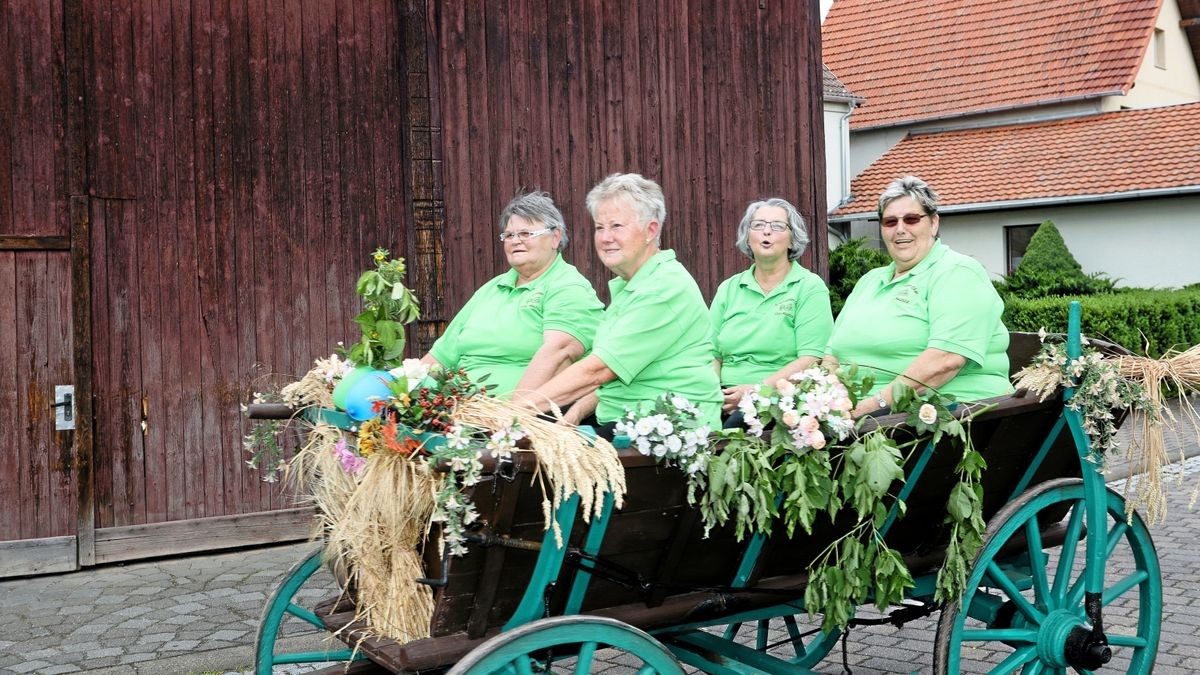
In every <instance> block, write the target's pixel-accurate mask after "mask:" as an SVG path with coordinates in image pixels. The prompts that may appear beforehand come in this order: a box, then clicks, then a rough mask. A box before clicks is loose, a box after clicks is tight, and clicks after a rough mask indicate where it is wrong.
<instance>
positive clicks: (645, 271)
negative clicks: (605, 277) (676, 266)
mask: <svg viewBox="0 0 1200 675" xmlns="http://www.w3.org/2000/svg"><path fill="white" fill-rule="evenodd" d="M674 259H675V251H673V250H671V249H667V250H665V251H659V252H658V253H655V254H654V255H652V256H650V259H649V260H647V261H646V262H645V263H644V264H643V265H642V267H641V269H639V270H638V271H637V272H635V273H634V275H633V278H632V279H630V280H629V281H625V280H624V279H622V278H621V277H614V278H612V279H610V280H609V281H608V292H609V297H610V298H615V297H617V294H618V293H620V292H621V291H623V290H629V291H636V290H637V289H639V288H641V287H642V286H643V285H644V284H646V283H647V282H646V281H645V280H646V279H647V278H649V277H650V276H651V275H652V274H654V270H655V269H657V268H658V267H659V265H662V264H663V263H665V262H670V261H672V260H674Z"/></svg>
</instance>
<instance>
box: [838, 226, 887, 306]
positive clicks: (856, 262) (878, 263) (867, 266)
mask: <svg viewBox="0 0 1200 675" xmlns="http://www.w3.org/2000/svg"><path fill="white" fill-rule="evenodd" d="M866 240H867V238H866V237H859V238H858V239H851V240H850V241H847V242H846V243H844V244H842V245H841V246H838V247H837V248H835V249H833V251H832V252H831V253H830V254H829V301H830V304H831V305H832V306H833V315H834V316H837V315H838V312H841V311H842V305H844V304H846V296H848V295H850V291H852V290H854V284H856V283H858V279H859V277H861V276H862V275H864V274H866V273H867V272H869V271H871V270H872V269H874V268H876V267H883V266H884V265H886V264H888V263H889V262H891V261H892V259H891V258H889V257H888V254H886V253H884V252H883V251H880V250H877V249H873V248H865V247H864V246H863V244H864V243H866Z"/></svg>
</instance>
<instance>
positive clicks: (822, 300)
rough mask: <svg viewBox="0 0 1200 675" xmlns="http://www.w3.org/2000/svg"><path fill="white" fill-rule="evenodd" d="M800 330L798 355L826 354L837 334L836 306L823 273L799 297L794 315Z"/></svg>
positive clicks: (796, 331) (809, 281) (795, 326)
mask: <svg viewBox="0 0 1200 675" xmlns="http://www.w3.org/2000/svg"><path fill="white" fill-rule="evenodd" d="M793 328H794V329H795V333H796V357H797V358H799V357H801V356H815V357H817V358H820V357H822V356H823V355H824V354H825V351H826V349H827V346H828V344H829V337H830V335H832V334H833V310H832V309H831V307H830V304H829V289H827V288H826V287H825V284H824V282H822V281H821V279H820V277H817V276H815V275H814V276H813V277H811V278H810V279H809V280H808V281H807V282H806V283H805V284H804V287H803V289H802V290H801V291H800V293H799V294H798V297H797V298H796V314H795V316H794V317H793Z"/></svg>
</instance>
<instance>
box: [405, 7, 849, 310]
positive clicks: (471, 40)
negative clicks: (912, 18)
mask: <svg viewBox="0 0 1200 675" xmlns="http://www.w3.org/2000/svg"><path fill="white" fill-rule="evenodd" d="M410 4H411V3H410ZM429 5H430V7H432V8H436V9H431V10H430V11H429V12H428V14H429V16H428V22H427V23H428V26H429V35H428V40H429V42H430V47H429V48H428V49H427V53H428V55H429V58H430V59H431V63H430V66H429V73H430V75H431V77H432V83H431V85H430V87H431V90H433V91H436V92H437V94H436V100H437V101H439V102H440V108H439V110H438V113H439V114H438V116H437V118H436V119H437V120H440V132H441V133H440V136H441V140H442V160H443V161H441V162H440V163H439V166H440V167H441V171H442V181H443V182H442V186H443V189H444V195H443V196H444V201H445V210H444V214H443V215H442V217H443V220H444V222H445V230H444V233H443V235H442V236H443V244H444V248H443V260H444V268H445V271H444V278H445V279H446V280H447V284H446V286H445V288H444V292H445V298H444V302H443V303H442V304H440V305H438V306H435V307H430V313H429V314H428V316H430V317H433V318H439V319H447V318H450V317H451V316H452V314H453V312H454V310H456V309H457V308H458V307H461V306H462V304H463V303H464V302H465V300H466V299H467V298H468V297H469V296H470V294H471V293H472V292H473V291H474V290H475V289H476V288H478V287H479V286H480V285H481V284H482V283H483V282H484V281H486V280H487V279H489V278H490V277H492V276H494V275H496V274H498V273H500V272H501V271H503V269H504V258H503V253H502V249H501V245H500V243H499V241H497V240H496V231H497V230H496V216H497V215H498V214H499V211H500V209H501V208H502V207H503V206H504V204H505V202H506V201H507V200H508V199H509V198H510V197H511V196H512V195H513V194H514V193H515V192H517V191H518V190H520V189H523V188H526V189H529V188H541V189H545V190H548V191H550V192H551V193H552V194H553V195H554V198H555V201H556V202H557V203H558V204H559V207H560V208H561V209H562V211H563V213H564V215H565V216H566V219H567V224H568V228H569V231H570V234H571V235H572V238H571V242H570V245H569V247H568V251H567V253H566V255H567V257H568V259H569V260H570V261H571V262H572V263H574V264H575V265H577V266H578V267H579V268H580V269H581V270H582V271H583V272H584V273H585V274H586V275H587V276H588V277H589V278H590V279H591V280H592V281H593V283H594V284H595V285H596V287H597V289H598V290H600V291H601V294H602V295H601V297H602V298H604V297H605V296H606V295H607V291H606V290H605V287H606V286H605V282H606V281H607V280H608V279H609V278H610V277H611V274H609V273H608V271H607V270H605V269H604V268H603V266H601V265H600V263H599V261H598V259H597V258H596V255H595V253H594V251H593V250H592V242H591V237H590V230H591V220H590V218H589V217H588V215H587V212H586V210H585V208H584V197H585V195H586V194H587V191H588V190H589V189H590V188H591V187H592V186H593V185H594V184H595V183H596V182H598V181H599V180H600V179H602V178H604V177H605V176H606V175H608V174H610V173H613V172H618V171H636V172H640V173H642V174H644V175H646V176H648V177H651V178H654V179H655V180H657V181H658V182H659V183H660V184H662V186H663V190H664V193H665V195H666V199H667V219H666V224H665V228H664V231H663V238H662V244H663V246H664V247H666V248H673V249H675V251H676V252H677V253H678V255H679V258H680V260H681V261H682V262H683V263H684V265H686V266H687V268H688V269H689V270H690V271H691V272H692V274H693V276H695V277H696V280H697V281H698V282H699V284H700V287H701V289H702V290H703V291H704V293H705V294H706V297H711V295H712V293H713V292H714V291H715V290H716V287H717V285H718V284H719V283H720V281H721V280H722V279H724V278H726V277H728V276H730V275H732V274H733V273H735V272H738V271H741V270H742V269H745V267H746V266H747V264H748V261H747V260H746V259H745V258H744V257H742V256H741V254H740V253H738V252H737V251H736V250H735V248H734V234H735V229H736V225H737V222H738V220H739V219H740V218H741V215H742V213H743V211H744V210H745V208H746V205H747V204H748V203H749V202H750V201H752V200H754V199H757V198H760V197H764V196H782V197H784V198H786V199H788V200H789V201H792V202H793V203H794V204H796V206H797V208H798V209H799V210H800V212H801V214H802V215H803V216H804V218H805V220H806V221H807V222H808V223H809V226H810V230H811V239H812V245H811V246H810V247H809V250H808V252H807V253H806V254H805V256H804V258H803V260H802V262H803V263H804V264H805V265H806V266H808V267H809V268H810V269H814V270H817V271H819V272H820V273H821V274H825V270H826V259H827V258H826V248H827V243H826V236H825V203H824V169H823V166H824V162H823V159H822V157H823V151H824V150H823V147H824V146H823V139H822V132H821V129H822V127H821V105H820V101H821V64H820V37H819V33H818V30H819V20H818V18H817V16H816V15H815V13H816V11H817V7H816V3H815V2H811V3H810V2H785V1H783V0H769V1H767V2H760V3H746V2H733V1H725V2H711V1H706V0H688V1H686V2H663V3H621V4H619V5H618V4H614V3H612V2H601V1H599V0H574V1H571V2H565V3H548V4H547V3H539V2H524V1H521V2H515V3H501V4H494V3H483V2H470V3H461V2H433V1H432V0H430V2H429ZM410 68H411V67H410ZM419 220H420V218H419V217H418V221H419Z"/></svg>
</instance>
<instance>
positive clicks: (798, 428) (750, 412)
mask: <svg viewBox="0 0 1200 675" xmlns="http://www.w3.org/2000/svg"><path fill="white" fill-rule="evenodd" d="M768 391H769V390H768ZM853 407H854V406H853V404H852V403H851V401H850V393H849V391H847V389H846V385H844V384H843V383H842V381H841V380H839V379H838V378H837V375H835V374H833V373H828V372H825V371H824V370H821V369H820V368H809V369H808V370H804V371H801V372H799V373H794V374H793V375H791V376H790V377H788V378H786V379H782V378H781V379H779V380H777V381H776V382H775V387H774V392H771V393H769V394H768V395H763V394H762V393H758V392H749V393H747V394H746V395H745V396H743V397H742V400H741V401H739V402H738V410H740V411H741V412H742V416H743V417H744V418H745V422H746V428H747V432H748V433H750V434H751V435H753V436H759V437H761V436H762V435H763V432H764V431H765V428H766V424H767V423H769V422H771V421H776V422H778V423H780V424H783V425H784V426H785V427H787V430H788V433H789V434H790V435H791V437H792V445H793V446H794V447H795V448H796V449H797V450H804V449H807V448H812V449H814V450H820V449H821V448H824V447H825V445H826V444H827V443H828V442H829V441H830V440H831V439H832V440H836V441H841V440H844V439H845V438H846V436H848V435H849V434H850V432H851V431H852V430H853V429H854V419H853V418H852V417H851V416H850V411H851V410H852V409H853ZM764 418H765V420H764Z"/></svg>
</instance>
